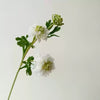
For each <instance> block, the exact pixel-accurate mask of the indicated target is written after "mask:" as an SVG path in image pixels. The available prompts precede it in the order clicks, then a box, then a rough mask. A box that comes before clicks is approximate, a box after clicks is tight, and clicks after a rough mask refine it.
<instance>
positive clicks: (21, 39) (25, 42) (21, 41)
mask: <svg viewBox="0 0 100 100" xmlns="http://www.w3.org/2000/svg"><path fill="white" fill-rule="evenodd" d="M27 38H28V35H26V36H21V37H16V41H17V45H19V46H20V47H22V48H23V54H24V53H25V51H26V49H27V47H28V46H29V45H30V44H31V43H30V42H29V41H28V39H27ZM32 48H34V46H32Z"/></svg>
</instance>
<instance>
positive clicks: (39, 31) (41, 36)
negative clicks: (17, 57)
mask: <svg viewBox="0 0 100 100" xmlns="http://www.w3.org/2000/svg"><path fill="white" fill-rule="evenodd" d="M29 33H30V34H32V35H33V36H36V38H37V40H38V41H39V42H40V41H41V40H47V36H48V34H49V32H48V29H46V28H45V27H43V26H39V25H37V26H32V27H30V29H29Z"/></svg>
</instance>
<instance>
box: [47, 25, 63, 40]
mask: <svg viewBox="0 0 100 100" xmlns="http://www.w3.org/2000/svg"><path fill="white" fill-rule="evenodd" d="M60 29H61V28H60V27H59V26H55V27H54V29H53V30H52V31H51V32H50V33H49V34H48V38H50V37H53V36H56V37H59V36H58V35H56V34H54V33H55V32H58V31H59V30H60Z"/></svg>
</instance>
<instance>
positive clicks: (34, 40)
mask: <svg viewBox="0 0 100 100" xmlns="http://www.w3.org/2000/svg"><path fill="white" fill-rule="evenodd" d="M36 41H37V39H36V37H34V38H33V41H32V42H31V44H30V45H29V46H28V48H27V49H26V51H25V53H24V55H23V57H22V60H21V63H20V66H19V68H18V70H17V72H16V75H15V78H14V81H13V84H12V86H11V89H10V92H9V95H8V100H10V96H11V93H12V90H13V88H14V85H15V82H16V79H17V77H18V74H19V71H20V70H21V66H22V64H23V60H24V58H25V56H26V55H27V53H28V51H29V49H30V48H31V47H32V45H33V44H34V43H35V42H36Z"/></svg>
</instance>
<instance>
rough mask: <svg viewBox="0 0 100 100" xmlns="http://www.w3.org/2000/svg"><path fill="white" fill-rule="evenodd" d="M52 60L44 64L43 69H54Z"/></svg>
mask: <svg viewBox="0 0 100 100" xmlns="http://www.w3.org/2000/svg"><path fill="white" fill-rule="evenodd" d="M52 64H53V63H52V62H50V61H47V62H45V63H44V64H43V66H42V70H45V71H51V70H52Z"/></svg>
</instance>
